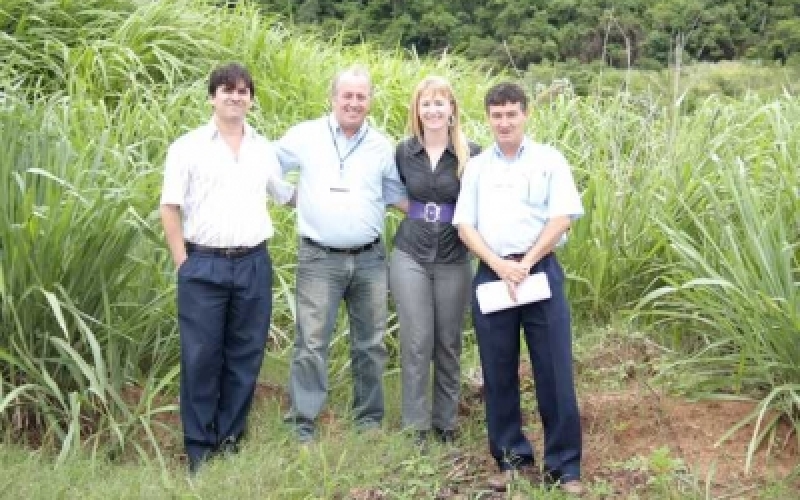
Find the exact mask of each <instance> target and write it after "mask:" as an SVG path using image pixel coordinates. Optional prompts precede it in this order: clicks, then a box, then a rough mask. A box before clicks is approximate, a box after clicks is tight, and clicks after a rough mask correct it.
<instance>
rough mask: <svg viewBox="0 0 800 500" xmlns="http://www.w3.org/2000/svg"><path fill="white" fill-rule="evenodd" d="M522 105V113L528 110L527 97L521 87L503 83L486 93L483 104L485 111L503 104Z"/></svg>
mask: <svg viewBox="0 0 800 500" xmlns="http://www.w3.org/2000/svg"><path fill="white" fill-rule="evenodd" d="M516 103H520V104H521V105H522V111H525V110H527V109H528V95H527V94H526V93H525V89H523V88H522V86H521V85H519V84H516V83H510V82H504V83H498V84H497V85H494V86H493V87H492V88H490V89H489V91H488V92H487V93H486V97H485V98H484V100H483V104H484V106H485V107H486V111H489V106H502V105H504V104H516Z"/></svg>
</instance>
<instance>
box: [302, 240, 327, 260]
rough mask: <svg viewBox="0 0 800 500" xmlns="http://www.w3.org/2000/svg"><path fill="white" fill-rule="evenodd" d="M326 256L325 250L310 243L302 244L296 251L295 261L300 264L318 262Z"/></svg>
mask: <svg viewBox="0 0 800 500" xmlns="http://www.w3.org/2000/svg"><path fill="white" fill-rule="evenodd" d="M326 254H327V252H326V251H325V249H323V248H320V247H318V246H314V245H312V244H310V243H305V242H302V243H300V246H299V247H298V249H297V260H299V261H302V262H309V261H313V260H320V259H323V258H325V255H326Z"/></svg>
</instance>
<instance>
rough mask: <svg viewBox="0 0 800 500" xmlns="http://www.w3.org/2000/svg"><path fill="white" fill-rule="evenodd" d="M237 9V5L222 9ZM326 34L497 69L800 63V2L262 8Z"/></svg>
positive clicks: (531, 1) (566, 1)
mask: <svg viewBox="0 0 800 500" xmlns="http://www.w3.org/2000/svg"><path fill="white" fill-rule="evenodd" d="M222 3H227V4H235V3H236V2H235V1H233V2H231V1H227V2H222ZM258 3H259V4H260V5H262V6H263V8H264V10H265V11H266V12H270V13H280V14H282V15H284V16H287V17H289V18H291V19H292V20H293V21H294V22H295V23H298V24H302V25H310V26H313V30H314V31H317V30H321V31H322V33H325V34H327V35H334V34H338V33H343V37H344V40H345V42H346V43H359V42H360V41H361V40H367V41H370V42H375V43H377V44H379V45H381V46H383V47H388V48H392V47H395V46H397V45H399V46H401V47H403V48H405V49H408V50H413V51H415V52H416V53H417V54H419V55H437V54H441V53H442V52H444V51H449V52H455V53H457V54H460V55H464V56H466V57H468V58H471V59H474V60H480V61H486V62H489V63H490V64H493V65H495V66H497V65H500V66H507V65H511V66H514V67H516V68H519V69H521V70H524V69H526V68H527V67H528V66H529V65H530V64H541V63H548V62H550V63H552V62H567V61H577V62H580V63H588V62H592V61H602V62H603V63H605V64H608V65H610V66H615V67H626V68H627V67H630V66H636V67H641V68H646V69H653V68H659V67H663V66H664V65H666V64H668V63H670V62H674V60H675V51H676V48H677V47H680V48H682V52H683V53H684V55H683V57H684V59H685V60H689V59H691V60H696V61H703V62H717V61H724V60H734V59H740V58H743V57H747V58H750V59H761V60H764V61H777V62H778V63H779V64H787V63H789V64H793V65H798V64H800V19H798V17H799V16H800V2H798V1H797V0H727V1H717V0H597V1H593V2H582V1H579V0H490V1H477V0H440V1H431V0H369V1H366V0H341V1H336V2H323V1H320V0H300V1H295V2H288V1H286V0H258Z"/></svg>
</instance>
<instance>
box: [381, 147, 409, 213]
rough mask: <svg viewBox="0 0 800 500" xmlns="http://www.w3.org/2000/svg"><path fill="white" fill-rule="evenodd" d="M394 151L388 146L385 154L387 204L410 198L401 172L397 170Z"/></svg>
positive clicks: (384, 182)
mask: <svg viewBox="0 0 800 500" xmlns="http://www.w3.org/2000/svg"><path fill="white" fill-rule="evenodd" d="M393 153H394V152H393V151H392V148H391V147H387V148H386V152H385V153H384V155H383V162H384V169H383V172H384V173H383V181H382V190H383V202H384V203H385V204H387V205H392V204H394V203H398V202H400V201H403V200H405V199H407V198H408V193H407V192H406V186H405V184H403V181H402V180H400V174H399V173H398V172H397V164H396V163H395V158H394V154H393Z"/></svg>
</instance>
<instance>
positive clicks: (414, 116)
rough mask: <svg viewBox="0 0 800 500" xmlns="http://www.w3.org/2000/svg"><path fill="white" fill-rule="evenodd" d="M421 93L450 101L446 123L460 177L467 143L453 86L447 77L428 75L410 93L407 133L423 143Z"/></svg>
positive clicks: (467, 148) (464, 161)
mask: <svg viewBox="0 0 800 500" xmlns="http://www.w3.org/2000/svg"><path fill="white" fill-rule="evenodd" d="M423 94H429V95H431V96H442V97H444V98H445V99H447V100H448V101H450V105H451V106H452V108H453V114H452V115H451V121H450V122H449V124H448V133H449V136H450V141H452V143H453V149H455V152H456V157H457V158H458V169H457V170H456V173H457V174H458V176H459V177H461V174H462V173H463V172H464V167H466V166H467V161H469V144H468V143H467V137H466V136H465V135H464V132H463V131H462V130H461V113H460V112H459V107H458V101H457V100H456V97H455V94H454V93H453V87H452V86H451V85H450V82H449V81H447V79H445V78H442V77H441V76H429V77H426V78H424V79H423V80H422V81H421V82H419V83H418V84H417V86H416V88H415V89H414V92H413V93H412V94H411V104H410V105H409V107H408V133H409V134H411V135H413V136H414V137H416V138H417V140H418V141H419V142H420V144H425V141H424V138H423V129H422V120H420V118H419V100H420V98H421V97H422V95H423Z"/></svg>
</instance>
